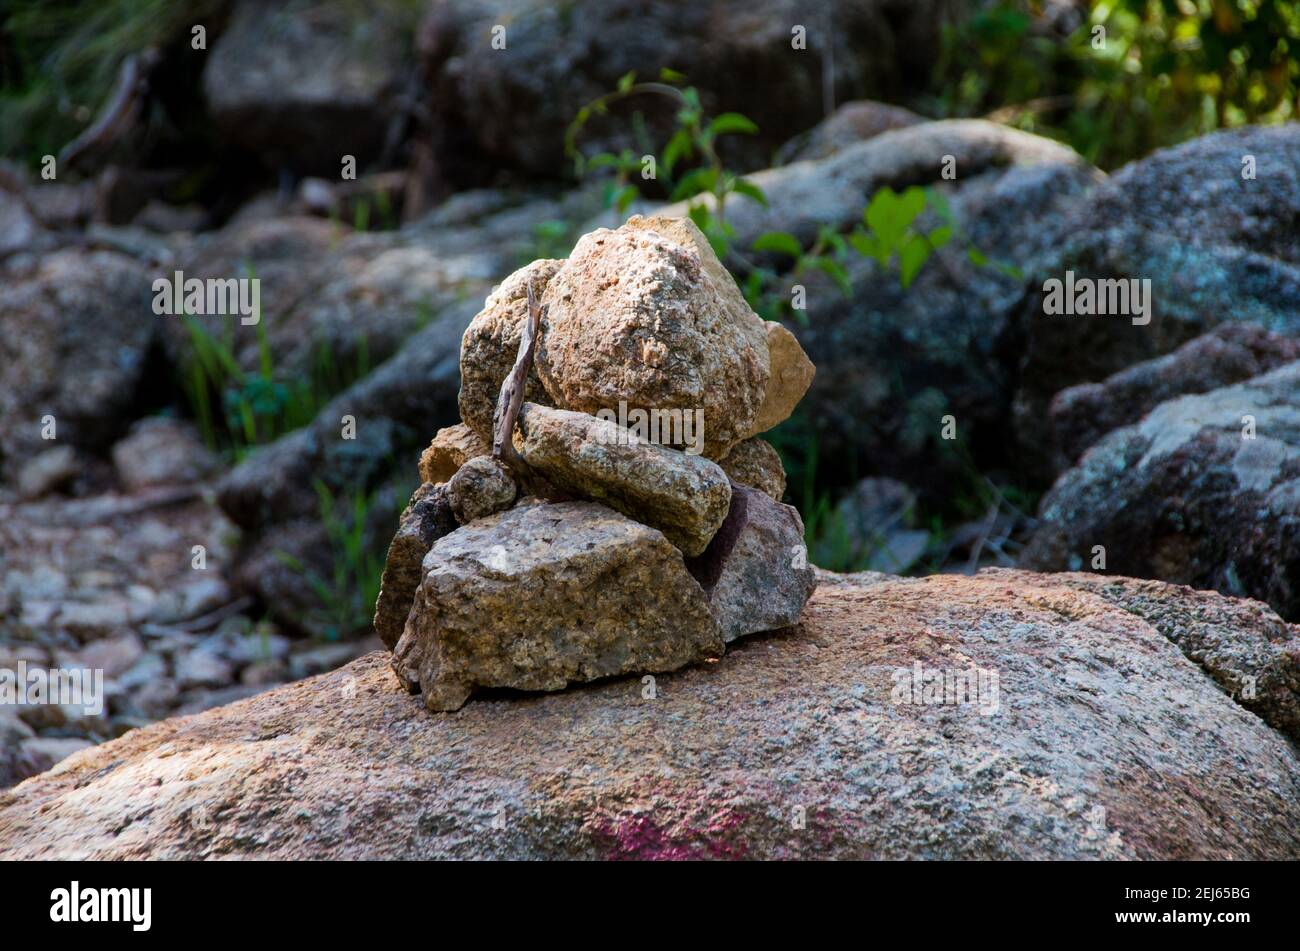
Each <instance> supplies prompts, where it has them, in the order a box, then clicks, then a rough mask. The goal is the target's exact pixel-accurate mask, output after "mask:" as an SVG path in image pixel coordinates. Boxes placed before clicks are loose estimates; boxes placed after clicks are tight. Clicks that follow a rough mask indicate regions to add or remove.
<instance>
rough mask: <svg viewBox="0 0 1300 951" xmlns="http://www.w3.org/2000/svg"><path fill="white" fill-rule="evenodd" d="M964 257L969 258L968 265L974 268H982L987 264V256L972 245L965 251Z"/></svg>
mask: <svg viewBox="0 0 1300 951" xmlns="http://www.w3.org/2000/svg"><path fill="white" fill-rule="evenodd" d="M966 257H968V258H970V263H971V264H974V265H975V266H976V267H984V266H986V265H987V264H988V263H989V259H988V256H987V255H986V254H985V253H984V252H983V251H981V250H980V249H979V248H977V247H975V246H973V245H972V246H971V247H969V248H967V249H966Z"/></svg>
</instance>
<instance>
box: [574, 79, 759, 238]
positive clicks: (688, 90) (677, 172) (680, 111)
mask: <svg viewBox="0 0 1300 951" xmlns="http://www.w3.org/2000/svg"><path fill="white" fill-rule="evenodd" d="M684 82H685V77H684V76H682V75H681V74H680V73H677V72H674V71H673V70H671V69H664V70H661V71H660V75H659V80H658V81H657V82H637V78H636V73H628V74H627V75H625V76H623V78H622V79H620V80H619V82H618V88H617V89H615V90H614V91H613V92H609V93H606V94H605V95H603V96H599V97H597V98H596V99H593V100H592V101H591V102H589V103H587V104H586V105H585V106H583V107H582V108H581V109H579V110H578V114H577V116H575V117H574V120H573V122H572V123H570V124H569V128H568V130H567V132H566V133H565V138H564V148H565V153H566V154H567V155H568V156H569V157H570V158H571V159H572V160H573V163H574V171H575V172H576V173H577V175H578V176H579V177H581V176H583V175H585V174H587V173H588V172H595V171H600V170H602V169H608V170H610V171H611V172H612V173H613V174H612V177H611V179H610V181H609V182H608V183H607V184H606V186H605V205H606V207H608V208H613V209H614V210H615V211H616V212H617V214H618V215H619V216H620V217H621V216H622V215H623V214H625V213H626V212H627V210H628V208H630V207H631V206H632V203H633V202H635V201H636V200H637V199H638V198H640V197H641V187H640V186H639V185H638V184H637V181H638V180H641V181H646V180H647V179H646V178H644V177H643V174H644V173H645V171H646V169H645V166H644V164H643V163H644V157H637V156H636V155H635V153H633V152H632V150H631V149H624V150H623V151H622V152H621V153H619V154H617V155H616V154H614V153H611V152H599V153H597V154H595V155H593V156H590V157H587V156H584V155H583V153H582V151H581V150H580V149H579V148H578V136H579V135H580V133H581V132H582V130H583V128H584V127H586V125H587V124H588V123H589V122H590V121H591V119H592V118H593V117H595V116H603V115H607V114H608V113H609V109H610V107H611V106H612V105H614V104H615V103H618V102H620V101H622V100H626V99H631V98H634V97H637V96H647V95H651V96H659V97H665V98H667V99H668V100H669V101H670V102H671V103H673V105H674V106H675V107H676V109H677V111H676V114H675V126H674V131H673V133H672V135H671V136H670V137H669V139H668V141H667V143H665V145H664V148H663V151H662V153H661V154H660V155H659V156H658V158H657V159H656V160H655V167H654V175H653V180H654V181H656V182H657V183H658V184H659V185H660V186H661V187H662V188H664V189H665V190H666V191H667V194H668V197H669V200H670V201H687V202H688V209H689V211H688V214H689V215H690V216H691V219H692V220H693V221H694V222H695V224H696V226H697V227H699V229H700V230H701V231H702V232H703V233H704V234H705V236H706V237H707V238H708V239H709V243H710V244H711V245H712V246H713V250H714V251H715V252H716V253H717V255H718V256H719V257H725V256H726V254H727V252H728V250H729V249H730V244H731V241H732V240H733V239H734V238H735V229H734V228H733V227H732V226H731V225H730V224H729V223H728V222H727V218H726V211H727V201H728V199H730V198H731V197H732V196H739V197H743V198H748V199H750V200H751V201H756V202H758V203H759V204H761V205H766V204H767V196H765V195H764V194H763V191H762V189H760V188H759V187H758V186H757V185H755V184H754V183H753V182H751V181H749V180H748V179H746V178H744V177H743V176H741V175H738V174H736V173H734V172H732V171H730V170H728V169H727V168H726V166H725V165H724V164H723V161H722V158H721V157H720V156H719V154H718V140H719V139H721V138H722V137H724V136H728V135H753V134H754V133H756V132H757V131H758V126H756V125H755V124H754V123H753V122H752V121H750V120H749V119H748V118H746V117H745V116H742V115H741V114H740V113H738V112H726V113H723V114H722V115H720V116H715V117H709V116H708V115H707V114H706V113H705V111H704V108H703V106H701V105H700V94H699V91H698V90H697V89H696V88H695V87H693V86H684V85H683V83H684ZM697 199H698V200H697Z"/></svg>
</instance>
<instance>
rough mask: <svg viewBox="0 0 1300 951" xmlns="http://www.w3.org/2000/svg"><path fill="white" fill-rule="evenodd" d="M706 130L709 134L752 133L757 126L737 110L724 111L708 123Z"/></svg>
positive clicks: (756, 130) (756, 129) (755, 130)
mask: <svg viewBox="0 0 1300 951" xmlns="http://www.w3.org/2000/svg"><path fill="white" fill-rule="evenodd" d="M708 131H709V133H710V134H711V135H731V134H737V135H754V134H755V133H756V132H758V126H756V125H755V124H754V122H753V120H751V119H749V118H748V117H746V116H742V115H741V114H740V113H739V112H724V113H723V114H722V115H720V116H718V117H717V118H716V119H714V120H713V121H712V122H710V123H709V130H708Z"/></svg>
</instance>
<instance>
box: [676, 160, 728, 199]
mask: <svg viewBox="0 0 1300 951" xmlns="http://www.w3.org/2000/svg"><path fill="white" fill-rule="evenodd" d="M716 180H717V173H716V172H715V171H714V170H713V169H712V168H697V169H694V170H693V171H690V172H687V173H686V175H685V176H683V177H682V180H681V181H680V182H678V183H677V187H676V188H674V189H673V193H672V195H671V196H669V199H668V200H669V201H681V200H682V199H683V198H691V197H693V196H695V195H698V194H699V193H700V192H707V191H712V190H713V186H714V184H715V183H716Z"/></svg>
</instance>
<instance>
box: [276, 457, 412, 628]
mask: <svg viewBox="0 0 1300 951" xmlns="http://www.w3.org/2000/svg"><path fill="white" fill-rule="evenodd" d="M313 485H314V487H315V489H316V497H317V500H318V502H319V504H320V518H321V524H322V525H323V526H324V527H325V534H326V536H327V537H328V538H329V541H330V573H329V576H328V577H326V576H323V575H321V574H320V573H319V572H317V571H315V570H313V569H312V568H310V567H308V566H307V565H305V564H303V562H302V559H300V558H297V557H296V556H294V555H292V554H290V553H289V552H286V551H282V550H279V551H276V553H275V557H276V558H277V560H279V561H280V563H281V564H283V565H284V566H285V567H287V568H288V569H289V570H291V571H293V572H296V573H297V574H299V575H300V576H302V578H303V579H304V580H305V581H306V582H307V584H308V586H309V587H310V588H311V589H312V592H313V593H314V594H315V595H316V598H317V601H318V604H317V607H316V609H315V610H314V611H312V612H311V617H308V618H304V619H303V620H304V622H305V626H308V627H310V628H312V629H313V630H318V631H320V632H321V635H320V636H321V638H322V639H323V640H326V641H337V640H342V639H344V638H346V637H350V636H352V635H354V634H359V633H363V632H366V631H369V630H370V623H371V617H372V615H373V614H374V610H375V602H376V601H378V600H379V588H380V583H381V581H382V580H383V574H384V561H385V553H386V551H387V546H386V545H384V544H382V542H381V541H380V540H379V539H376V538H375V537H374V533H373V532H371V531H370V530H369V528H370V525H371V523H372V522H374V521H376V519H374V518H373V515H372V513H373V512H374V511H375V510H377V509H378V508H380V507H382V506H384V505H390V506H391V505H392V503H393V500H394V499H405V498H406V497H407V495H408V494H409V493H403V492H398V493H396V495H394V494H392V493H390V492H388V491H386V490H384V489H382V488H381V489H376V490H373V491H365V490H363V489H354V490H352V491H349V492H345V493H340V494H338V495H336V494H335V493H334V492H332V491H331V490H330V488H329V487H328V486H327V485H326V484H325V483H324V482H322V481H321V480H320V479H317V480H315V482H314V483H313ZM401 509H402V506H401V505H400V504H398V505H397V507H396V508H395V510H394V511H393V512H392V513H391V514H392V517H393V518H394V519H395V518H396V517H397V516H398V515H400V514H401ZM379 521H380V522H381V523H382V524H385V525H386V524H388V521H389V520H388V518H387V517H385V518H384V519H381V520H379Z"/></svg>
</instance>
